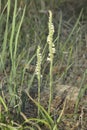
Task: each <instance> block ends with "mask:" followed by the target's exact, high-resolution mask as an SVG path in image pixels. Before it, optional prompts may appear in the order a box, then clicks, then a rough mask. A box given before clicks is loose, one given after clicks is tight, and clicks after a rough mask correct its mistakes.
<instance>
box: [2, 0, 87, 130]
mask: <svg viewBox="0 0 87 130" xmlns="http://www.w3.org/2000/svg"><path fill="white" fill-rule="evenodd" d="M21 2H23V1H22V0H21ZM25 3H27V4H28V6H27V4H26V5H22V6H23V7H21V5H20V2H19V3H18V1H17V0H15V1H14V3H12V1H11V0H8V1H7V3H6V1H4V3H1V5H2V6H3V9H2V10H1V12H0V76H2V75H3V76H2V77H1V78H3V77H5V83H6V88H5V89H6V90H3V83H2V82H0V94H1V95H0V129H1V130H26V129H27V128H28V129H30V130H36V129H38V130H41V125H44V126H45V127H47V128H48V129H49V130H58V129H59V127H58V125H59V124H60V122H61V119H62V116H63V113H64V109H65V105H66V101H65V102H64V105H63V108H62V110H61V112H60V114H59V116H58V118H57V119H56V121H54V119H53V118H52V115H51V113H50V107H51V103H52V99H53V89H54V84H53V83H54V82H55V79H56V78H55V79H54V75H53V68H54V66H60V67H61V66H62V65H63V64H64V65H66V68H65V70H64V71H63V72H62V73H61V75H60V74H59V73H57V74H56V77H57V79H59V78H60V79H64V78H65V76H66V75H67V73H68V71H69V69H70V68H71V67H72V66H73V64H75V63H76V61H75V60H74V58H73V57H74V52H77V49H80V48H81V46H82V42H83V41H82V32H81V24H80V19H81V17H82V13H83V10H82V11H81V12H80V14H79V16H78V18H77V20H76V22H75V24H74V25H73V27H72V28H69V29H70V30H69V32H70V33H69V34H68V36H67V37H66V39H65V40H63V37H62V36H61V33H62V26H63V23H64V22H65V21H63V16H62V12H61V13H60V17H59V23H58V21H54V17H52V12H51V11H48V12H49V13H48V12H45V13H44V11H43V12H42V13H41V12H39V10H41V9H42V10H43V8H46V5H45V3H44V2H43V3H40V1H39V2H35V1H30V2H29V3H28V2H27V1H26V2H25ZM25 3H23V4H25ZM53 3H54V1H52V3H50V4H48V6H49V7H51V6H52V5H53ZM58 4H60V2H59V3H58ZM36 5H38V6H36ZM43 6H44V7H43ZM20 7H21V8H20ZM55 7H56V4H55ZM33 8H34V9H33ZM38 12H39V13H38ZM48 14H49V16H48ZM53 21H54V23H55V24H53ZM69 21H70V20H69ZM69 21H67V23H65V24H66V26H68V25H69V24H70V23H69ZM47 24H48V25H47ZM70 26H71V25H70ZM78 35H79V36H80V39H77V36H78ZM76 40H78V48H77V42H76ZM54 53H55V54H54ZM65 57H67V61H65ZM48 62H49V63H48ZM31 65H32V66H34V69H33V70H32V72H28V71H30V67H31ZM46 65H47V67H48V68H49V70H47V71H48V72H47V74H45V69H46V67H45V66H46ZM41 76H42V77H41ZM45 76H46V77H48V78H46V77H45ZM44 79H45V84H44V85H46V86H47V87H49V93H50V96H49V100H48V110H45V108H44V107H43V106H41V104H40V98H41V89H42V86H43V82H44ZM85 79H86V72H84V75H83V79H82V84H81V86H80V92H79V94H78V99H77V102H76V106H75V114H76V113H77V110H78V105H79V101H80V99H81V98H82V97H83V95H84V93H85V91H86V89H87V86H86V85H84V81H85ZM36 81H37V86H38V94H37V95H38V101H36V100H34V99H33V98H32V97H31V96H30V93H29V92H30V89H31V88H32V87H33V86H34V84H35V83H36ZM4 85H5V84H4ZM26 86H27V87H26ZM32 89H33V88H32ZM26 98H29V100H31V101H32V102H33V103H34V104H35V105H36V107H37V108H38V117H36V118H32V117H31V118H27V117H26V116H25V114H24V113H22V110H23V111H24V110H25V102H26ZM10 108H12V109H13V110H15V113H16V114H17V115H16V117H15V118H14V117H12V115H11V114H10ZM5 115H6V118H5ZM19 117H21V118H23V122H22V121H21V122H20V121H15V119H16V118H17V119H19Z"/></svg>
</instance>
